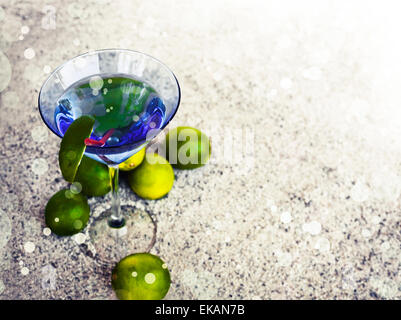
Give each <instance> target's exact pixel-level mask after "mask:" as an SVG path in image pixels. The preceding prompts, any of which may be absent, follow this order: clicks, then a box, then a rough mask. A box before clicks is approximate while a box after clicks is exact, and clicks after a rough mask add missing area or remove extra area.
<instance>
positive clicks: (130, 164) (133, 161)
mask: <svg viewBox="0 0 401 320" xmlns="http://www.w3.org/2000/svg"><path fill="white" fill-rule="evenodd" d="M145 149H146V148H142V149H141V150H139V151H138V152H137V153H135V154H134V155H133V156H132V157H130V158H128V159H127V160H125V161H124V162H123V163H120V164H119V165H118V167H119V168H120V170H122V171H130V170H133V169H135V168H136V167H137V166H139V165H140V164H141V163H142V160H143V158H144V157H145V153H146V150H145Z"/></svg>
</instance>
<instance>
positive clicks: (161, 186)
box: [128, 153, 174, 199]
mask: <svg viewBox="0 0 401 320" xmlns="http://www.w3.org/2000/svg"><path fill="white" fill-rule="evenodd" d="M128 182H129V185H130V186H131V189H132V190H133V191H134V192H135V193H136V194H137V195H138V196H140V197H142V198H145V199H159V198H161V197H163V196H164V195H166V194H167V193H168V192H169V191H170V190H171V188H172V187H173V184H174V171H173V168H172V167H171V165H170V164H169V163H168V161H167V160H166V159H164V158H163V157H162V156H160V155H158V154H157V153H148V154H146V156H145V159H144V160H143V161H142V163H141V165H140V166H139V167H137V168H136V169H135V170H133V171H132V172H130V174H129V176H128Z"/></svg>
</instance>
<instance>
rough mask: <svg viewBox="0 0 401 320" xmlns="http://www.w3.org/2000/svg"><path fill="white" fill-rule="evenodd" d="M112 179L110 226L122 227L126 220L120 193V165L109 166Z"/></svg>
mask: <svg viewBox="0 0 401 320" xmlns="http://www.w3.org/2000/svg"><path fill="white" fill-rule="evenodd" d="M109 172H110V180H111V215H110V218H109V221H108V222H109V226H110V227H112V228H121V227H123V226H124V225H125V220H124V218H123V216H122V214H121V208H120V194H119V192H118V172H119V170H118V165H114V166H109Z"/></svg>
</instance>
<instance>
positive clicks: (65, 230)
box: [45, 189, 90, 236]
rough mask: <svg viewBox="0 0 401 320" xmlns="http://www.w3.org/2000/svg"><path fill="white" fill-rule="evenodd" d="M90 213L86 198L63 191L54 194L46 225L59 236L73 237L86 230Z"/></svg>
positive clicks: (46, 217) (47, 212) (50, 202)
mask: <svg viewBox="0 0 401 320" xmlns="http://www.w3.org/2000/svg"><path fill="white" fill-rule="evenodd" d="M89 212H90V208H89V205H88V201H87V199H86V197H85V196H83V195H82V194H74V193H73V192H71V190H69V189H63V190H60V191H59V192H57V193H56V194H54V195H53V196H52V197H51V198H50V200H49V202H48V203H47V205H46V209H45V219H46V225H47V226H48V227H49V228H50V229H51V230H52V231H53V232H54V233H55V234H57V235H59V236H71V235H73V234H75V233H78V232H79V231H81V230H82V229H83V228H85V226H86V225H87V223H88V220H89Z"/></svg>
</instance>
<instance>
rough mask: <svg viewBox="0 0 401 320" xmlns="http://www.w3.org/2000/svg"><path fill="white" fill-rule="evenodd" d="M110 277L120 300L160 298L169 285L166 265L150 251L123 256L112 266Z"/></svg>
mask: <svg viewBox="0 0 401 320" xmlns="http://www.w3.org/2000/svg"><path fill="white" fill-rule="evenodd" d="M111 279H112V281H111V284H112V287H113V289H114V291H115V293H116V295H117V297H118V298H119V299H121V300H160V299H163V298H164V296H165V295H166V294H167V292H168V290H169V288H170V285H171V279H170V272H169V271H168V268H167V265H166V264H165V263H164V261H163V260H161V259H160V258H159V257H157V256H155V255H153V254H150V253H135V254H131V255H129V256H127V257H125V258H124V259H122V260H121V261H120V262H119V263H118V264H117V265H116V266H115V267H114V269H113V272H112V277H111Z"/></svg>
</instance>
